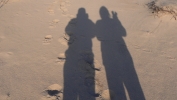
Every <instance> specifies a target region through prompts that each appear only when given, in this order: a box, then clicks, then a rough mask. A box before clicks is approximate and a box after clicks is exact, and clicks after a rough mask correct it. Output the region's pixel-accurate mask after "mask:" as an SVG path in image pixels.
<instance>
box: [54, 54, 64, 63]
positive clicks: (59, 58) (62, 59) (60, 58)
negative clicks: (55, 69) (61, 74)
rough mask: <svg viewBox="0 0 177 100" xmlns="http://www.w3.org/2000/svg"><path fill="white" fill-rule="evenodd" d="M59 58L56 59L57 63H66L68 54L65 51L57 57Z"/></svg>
mask: <svg viewBox="0 0 177 100" xmlns="http://www.w3.org/2000/svg"><path fill="white" fill-rule="evenodd" d="M57 58H58V59H57V60H56V62H57V63H60V64H61V65H64V63H65V61H66V55H65V53H60V54H59V55H58V57H57Z"/></svg>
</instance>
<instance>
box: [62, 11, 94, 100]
mask: <svg viewBox="0 0 177 100" xmlns="http://www.w3.org/2000/svg"><path fill="white" fill-rule="evenodd" d="M93 29H94V23H93V22H92V21H91V20H90V19H89V18H88V14H87V13H86V12H85V9H84V8H80V9H79V10H78V14H77V17H76V18H74V19H71V20H70V22H69V23H68V25H67V26H66V28H65V31H66V36H65V39H66V40H67V41H68V49H67V50H66V52H65V55H66V61H65V64H64V90H63V100H95V93H94V90H95V88H94V87H95V86H94V84H95V83H94V76H95V72H94V71H95V69H94V64H93V60H94V55H93V53H92V38H93V37H94V36H95V35H94V32H93ZM67 37H68V38H67Z"/></svg>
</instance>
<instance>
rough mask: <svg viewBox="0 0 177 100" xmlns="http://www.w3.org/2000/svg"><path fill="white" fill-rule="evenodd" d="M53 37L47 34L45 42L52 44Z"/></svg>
mask: <svg viewBox="0 0 177 100" xmlns="http://www.w3.org/2000/svg"><path fill="white" fill-rule="evenodd" d="M52 39H53V37H52V35H46V36H45V37H44V40H43V44H50V43H51V41H52Z"/></svg>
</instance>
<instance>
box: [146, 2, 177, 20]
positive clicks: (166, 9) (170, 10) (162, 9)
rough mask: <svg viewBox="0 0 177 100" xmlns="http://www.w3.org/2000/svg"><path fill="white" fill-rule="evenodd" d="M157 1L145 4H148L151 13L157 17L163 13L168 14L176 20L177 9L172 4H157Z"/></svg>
mask: <svg viewBox="0 0 177 100" xmlns="http://www.w3.org/2000/svg"><path fill="white" fill-rule="evenodd" d="M157 2H158V0H154V1H152V2H150V3H148V4H146V5H147V6H148V8H149V9H151V10H152V13H153V14H154V15H155V16H158V17H159V16H162V15H165V14H170V15H172V17H173V18H174V19H175V20H176V18H177V9H175V8H174V7H173V6H169V5H165V6H159V5H157Z"/></svg>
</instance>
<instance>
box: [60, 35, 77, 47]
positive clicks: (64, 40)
mask: <svg viewBox="0 0 177 100" xmlns="http://www.w3.org/2000/svg"><path fill="white" fill-rule="evenodd" d="M75 40H76V37H75V36H74V35H73V34H72V33H65V34H64V36H62V37H60V38H59V39H58V42H60V43H61V44H62V45H65V46H68V45H71V44H72V43H73V42H74V41H75Z"/></svg>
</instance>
